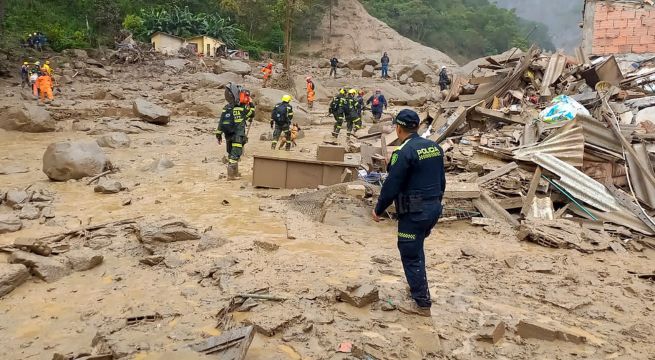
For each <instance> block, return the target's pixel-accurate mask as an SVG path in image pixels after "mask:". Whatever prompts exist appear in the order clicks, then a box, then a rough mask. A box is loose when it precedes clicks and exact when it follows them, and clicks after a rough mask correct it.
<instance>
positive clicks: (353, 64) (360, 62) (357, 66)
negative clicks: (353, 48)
mask: <svg viewBox="0 0 655 360" xmlns="http://www.w3.org/2000/svg"><path fill="white" fill-rule="evenodd" d="M377 64H378V62H377V60H375V59H372V58H366V57H361V58H355V59H352V60H350V61H348V64H347V65H346V66H347V67H348V68H349V69H350V70H364V67H365V66H366V65H371V66H373V67H375V65H377Z"/></svg>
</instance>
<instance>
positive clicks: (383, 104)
mask: <svg viewBox="0 0 655 360" xmlns="http://www.w3.org/2000/svg"><path fill="white" fill-rule="evenodd" d="M369 104H370V105H371V113H373V122H374V123H377V122H379V121H380V119H381V118H382V112H384V109H386V108H387V99H385V98H384V95H382V90H380V89H375V94H373V95H371V97H370V98H368V100H367V101H366V105H369Z"/></svg>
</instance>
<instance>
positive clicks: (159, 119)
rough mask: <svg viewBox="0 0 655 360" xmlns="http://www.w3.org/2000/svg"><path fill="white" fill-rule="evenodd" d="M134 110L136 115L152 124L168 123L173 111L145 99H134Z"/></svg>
mask: <svg viewBox="0 0 655 360" xmlns="http://www.w3.org/2000/svg"><path fill="white" fill-rule="evenodd" d="M132 110H133V111H134V115H136V116H138V117H140V118H141V119H142V120H144V121H146V122H149V123H151V124H156V125H166V124H168V122H169V121H170V120H171V112H170V111H169V110H167V109H164V108H163V107H161V106H159V105H155V104H153V103H150V102H147V101H145V100H143V99H137V100H134V104H133V105H132Z"/></svg>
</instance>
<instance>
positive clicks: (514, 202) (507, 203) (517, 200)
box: [496, 196, 525, 210]
mask: <svg viewBox="0 0 655 360" xmlns="http://www.w3.org/2000/svg"><path fill="white" fill-rule="evenodd" d="M496 201H497V202H498V205H500V206H501V207H502V208H503V209H505V210H513V209H520V208H522V207H523V202H524V201H525V198H524V197H523V196H515V197H511V198H507V199H499V200H496Z"/></svg>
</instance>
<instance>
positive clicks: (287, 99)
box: [282, 95, 291, 103]
mask: <svg viewBox="0 0 655 360" xmlns="http://www.w3.org/2000/svg"><path fill="white" fill-rule="evenodd" d="M290 101H291V95H284V96H282V102H285V103H288V102H290Z"/></svg>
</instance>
